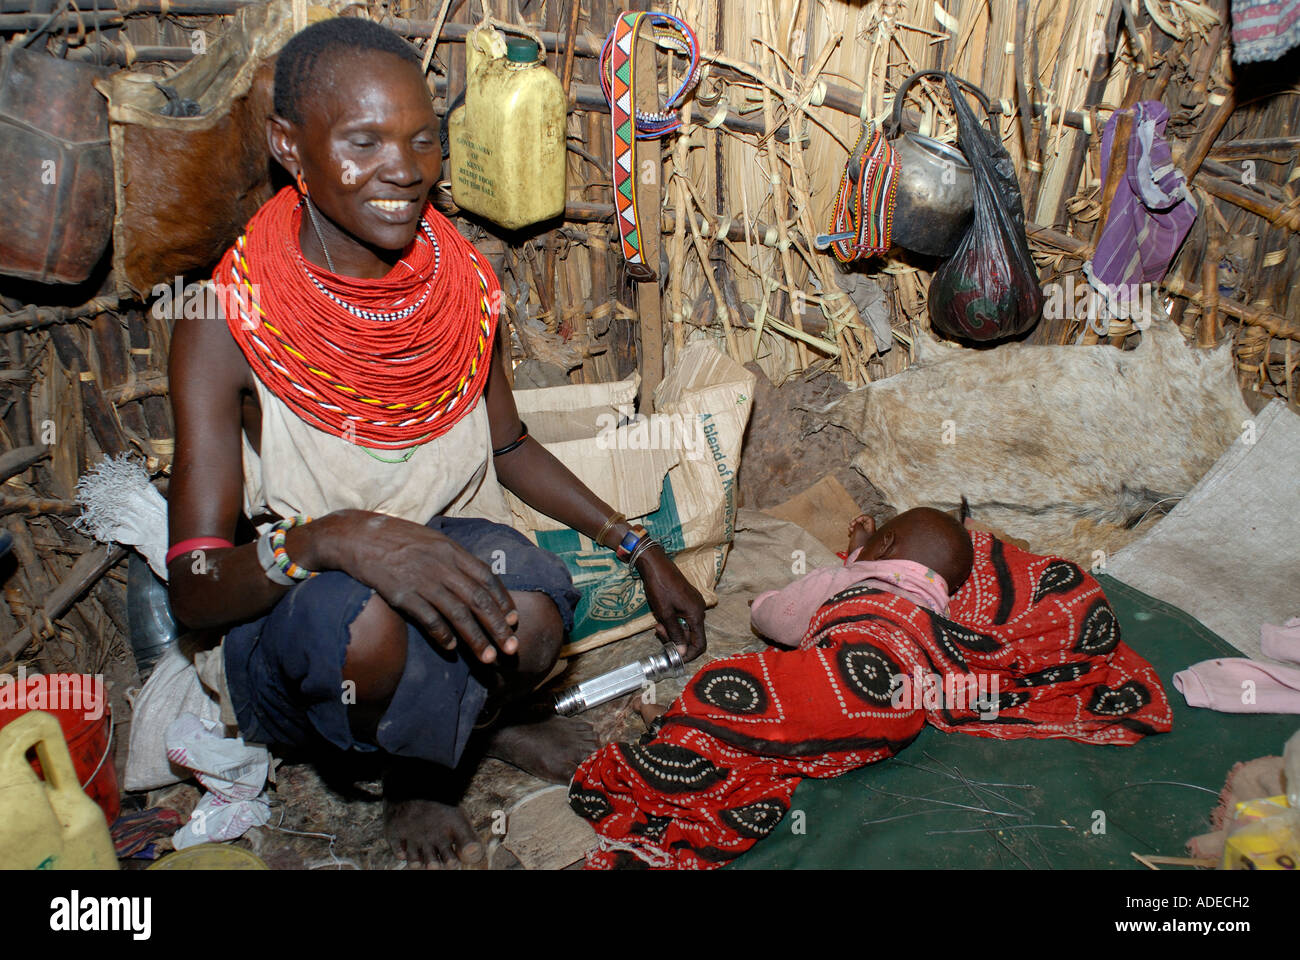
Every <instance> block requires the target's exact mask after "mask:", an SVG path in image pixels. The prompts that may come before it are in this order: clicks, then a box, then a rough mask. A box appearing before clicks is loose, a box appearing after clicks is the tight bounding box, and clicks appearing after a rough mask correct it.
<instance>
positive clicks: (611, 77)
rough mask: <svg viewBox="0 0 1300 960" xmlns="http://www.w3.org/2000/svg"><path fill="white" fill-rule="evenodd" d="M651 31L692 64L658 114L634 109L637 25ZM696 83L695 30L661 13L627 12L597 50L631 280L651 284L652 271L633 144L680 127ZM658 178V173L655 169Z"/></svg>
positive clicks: (697, 51) (617, 204)
mask: <svg viewBox="0 0 1300 960" xmlns="http://www.w3.org/2000/svg"><path fill="white" fill-rule="evenodd" d="M645 23H649V24H650V26H651V27H652V28H653V29H654V35H655V40H656V41H657V42H658V43H659V44H660V45H661V46H665V47H668V48H669V49H672V50H676V51H677V52H678V53H680V54H682V56H684V57H688V58H689V59H690V61H691V64H690V69H689V70H687V72H686V78H685V79H684V80H683V81H682V84H681V86H680V87H678V88H677V92H676V93H674V94H673V95H672V96H671V97H669V98H668V102H667V103H666V104H665V105H664V108H663V110H660V111H656V112H653V113H647V112H643V111H638V110H636V63H635V58H636V53H635V51H636V39H637V31H638V30H639V29H640V28H641V26H642V24H645ZM699 79H700V47H699V44H698V43H697V42H696V40H695V32H694V31H693V30H691V28H690V27H688V26H687V25H686V24H685V23H684V22H682V21H681V20H679V19H677V18H676V17H672V16H669V15H668V14H666V13H646V12H644V11H629V12H624V13H622V14H620V15H619V18H618V22H617V23H616V24H615V25H614V29H613V30H611V31H610V33H609V36H608V37H606V38H605V45H604V46H603V47H601V50H600V85H601V88H602V89H603V90H604V91H605V99H606V100H608V101H609V117H610V129H611V131H612V132H613V135H614V151H613V155H614V207H615V209H616V211H617V213H618V216H617V218H616V219H617V221H618V232H619V237H620V239H621V241H622V243H621V246H622V249H623V259H624V260H626V261H627V272H628V276H630V277H631V278H632V279H634V280H654V279H655V277H656V273H655V271H654V269H653V268H652V267H651V266H650V265H649V264H647V263H646V262H645V257H644V256H643V254H642V249H641V220H640V216H639V215H638V213H637V206H636V181H637V164H636V141H637V140H651V139H654V138H656V137H662V136H664V135H665V134H668V133H672V132H673V131H674V130H678V129H680V128H681V125H682V119H681V115H680V114H679V113H677V108H678V107H679V106H680V105H681V103H682V101H683V100H684V99H685V98H686V94H687V93H689V92H690V91H691V88H692V87H694V86H695V84H696V83H697V82H698V81H699ZM655 175H656V176H657V175H658V171H655Z"/></svg>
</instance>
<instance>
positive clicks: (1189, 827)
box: [731, 576, 1300, 870]
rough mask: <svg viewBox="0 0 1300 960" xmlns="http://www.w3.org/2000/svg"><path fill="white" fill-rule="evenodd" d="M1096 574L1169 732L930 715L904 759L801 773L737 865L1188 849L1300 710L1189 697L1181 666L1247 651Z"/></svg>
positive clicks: (1118, 858) (951, 864)
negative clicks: (1127, 742) (1161, 700)
mask: <svg viewBox="0 0 1300 960" xmlns="http://www.w3.org/2000/svg"><path fill="white" fill-rule="evenodd" d="M1099 579H1100V581H1101V583H1102V587H1103V589H1104V590H1105V591H1106V596H1107V597H1108V598H1109V599H1110V602H1111V605H1112V606H1113V607H1114V608H1115V612H1116V614H1118V616H1119V620H1120V625H1121V627H1122V631H1123V634H1122V635H1123V638H1124V641H1125V642H1126V643H1128V644H1130V645H1131V646H1132V647H1133V648H1134V649H1135V650H1137V651H1138V652H1139V653H1141V654H1142V655H1143V656H1144V657H1146V658H1147V659H1148V660H1149V661H1150V662H1151V664H1152V665H1153V666H1154V667H1155V668H1156V672H1157V673H1158V674H1159V675H1160V679H1161V681H1162V682H1163V683H1164V686H1165V692H1166V693H1167V694H1168V695H1169V699H1170V702H1171V703H1172V704H1173V711H1174V727H1173V730H1172V731H1171V732H1169V733H1166V734H1162V735H1160V736H1154V737H1147V738H1145V739H1143V740H1141V741H1140V742H1138V743H1137V744H1136V745H1134V746H1131V747H1118V746H1090V745H1086V744H1082V743H1075V742H1073V741H1070V740H988V739H983V738H980V737H971V736H965V735H963V734H960V733H952V734H944V733H941V732H940V731H938V730H935V729H933V728H931V727H926V728H925V729H924V730H923V731H922V732H921V735H920V736H918V737H917V738H916V740H914V741H913V742H912V743H911V745H909V746H908V747H907V748H906V749H905V750H903V752H902V753H900V754H899V755H898V756H897V757H895V758H893V759H890V760H885V761H883V762H881V763H877V764H872V765H871V766H867V767H863V768H861V769H859V770H855V771H854V772H852V773H850V774H847V775H846V776H843V777H839V778H837V779H834V780H814V779H806V780H804V781H803V783H802V784H800V786H799V789H798V790H797V791H796V792H795V794H794V798H793V801H792V803H791V808H790V813H788V814H787V815H786V817H785V820H784V821H782V823H781V824H780V825H779V826H778V827H777V828H776V830H774V831H773V832H772V834H771V835H769V836H768V837H767V838H765V839H764V840H762V841H761V842H760V843H758V844H757V845H756V846H755V847H754V849H753V850H751V851H750V852H749V853H748V854H746V855H744V856H743V857H741V858H740V859H738V860H736V861H735V862H734V863H733V864H732V865H731V866H732V868H734V869H764V868H833V867H840V868H844V867H848V868H853V867H864V868H877V869H881V868H886V869H888V868H907V869H912V868H921V869H954V868H957V869H963V868H974V869H998V868H1005V869H1053V868H1055V869H1061V868H1076V869H1077V868H1111V869H1113V868H1128V869H1139V870H1142V869H1146V868H1145V867H1144V866H1143V865H1142V864H1140V863H1139V862H1138V861H1137V860H1136V859H1134V857H1133V856H1132V853H1133V852H1137V853H1139V854H1155V855H1163V856H1186V855H1187V853H1186V849H1185V844H1186V842H1187V840H1188V839H1189V838H1190V837H1192V836H1194V835H1196V834H1198V833H1204V832H1206V831H1207V830H1209V815H1210V812H1211V811H1212V810H1213V809H1214V807H1215V806H1216V804H1217V802H1218V801H1217V794H1218V792H1219V791H1220V790H1221V789H1222V788H1223V782H1224V780H1225V778H1226V777H1227V774H1228V770H1229V769H1230V768H1231V767H1232V765H1233V764H1235V763H1237V762H1238V761H1242V760H1249V759H1252V758H1254V757H1260V756H1265V755H1268V754H1280V753H1281V752H1282V746H1283V744H1284V743H1285V742H1286V740H1287V738H1288V737H1289V736H1291V734H1293V733H1294V732H1295V731H1296V730H1297V729H1298V728H1300V715H1279V714H1249V715H1233V714H1225V713H1217V712H1215V711H1212V710H1202V709H1194V708H1192V707H1188V706H1187V704H1186V702H1185V701H1184V700H1183V696H1182V694H1180V693H1178V692H1177V691H1176V690H1175V689H1174V687H1173V675H1174V674H1175V673H1177V672H1178V671H1179V670H1182V669H1184V668H1185V667H1187V666H1190V665H1191V664H1193V663H1197V662H1199V661H1201V660H1208V659H1212V658H1214V657H1234V656H1240V655H1241V654H1240V653H1239V652H1238V651H1237V650H1235V649H1234V648H1232V647H1231V646H1229V645H1228V644H1227V643H1225V642H1224V641H1223V640H1222V639H1220V638H1219V637H1218V636H1216V635H1215V634H1214V633H1212V632H1210V631H1209V630H1208V629H1206V628H1205V627H1204V626H1203V625H1202V624H1201V623H1200V622H1198V621H1197V620H1195V619H1193V618H1192V617H1190V616H1188V615H1187V614H1186V613H1184V612H1183V611H1181V610H1179V609H1177V608H1176V607H1172V606H1170V605H1168V604H1166V603H1162V602H1161V601H1159V600H1156V599H1155V598H1153V597H1149V596H1147V595H1146V594H1144V593H1142V592H1140V591H1138V590H1135V589H1133V588H1132V587H1129V586H1127V585H1125V584H1123V583H1121V582H1120V581H1118V580H1115V579H1113V578H1111V577H1106V576H1102V577H1100V578H1099ZM963 778H964V780H965V781H970V782H971V783H972V784H976V785H975V786H974V787H973V788H972V786H968V785H967V783H966V782H964V781H963ZM1160 781H1163V782H1160ZM980 782H982V783H983V784H989V786H984V787H981V786H979V785H978V783H980ZM992 784H1002V785H1004V786H992ZM1180 784H1192V785H1194V786H1184V785H1180ZM1195 787H1203V788H1205V789H1195ZM990 791H995V792H996V793H997V794H1000V797H999V796H995V795H994V794H993V793H992V792H990ZM926 798H928V799H926ZM936 801H941V802H936ZM958 804H960V805H962V806H956V805H958ZM963 807H978V808H983V810H969V809H964V808H963ZM985 811H996V813H989V812H985ZM1001 814H1014V815H1015V816H1005V815H1001ZM871 821H877V822H871ZM1049 828H1050V829H1049Z"/></svg>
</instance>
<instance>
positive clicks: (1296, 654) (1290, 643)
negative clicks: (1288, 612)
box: [1259, 617, 1300, 663]
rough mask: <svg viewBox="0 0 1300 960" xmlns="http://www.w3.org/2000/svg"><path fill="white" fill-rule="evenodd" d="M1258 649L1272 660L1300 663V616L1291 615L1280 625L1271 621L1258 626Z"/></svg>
mask: <svg viewBox="0 0 1300 960" xmlns="http://www.w3.org/2000/svg"><path fill="white" fill-rule="evenodd" d="M1259 649H1260V650H1261V651H1263V654H1264V656H1266V657H1272V658H1273V659H1274V660H1285V661H1287V662H1288V663H1300V617H1292V618H1291V619H1290V620H1288V621H1287V622H1286V623H1285V624H1284V625H1282V626H1280V627H1275V626H1273V624H1271V623H1266V624H1264V625H1263V626H1262V627H1260V628H1259Z"/></svg>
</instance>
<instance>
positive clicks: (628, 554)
mask: <svg viewBox="0 0 1300 960" xmlns="http://www.w3.org/2000/svg"><path fill="white" fill-rule="evenodd" d="M647 536H649V534H647V533H646V529H645V527H643V526H641V525H640V524H639V523H634V524H633V525H632V528H631V529H630V530H629V531H628V532H627V533H625V534H623V539H622V540H620V541H619V542H618V543H617V544H616V545H615V547H614V553H615V554H616V555H617V556H618V558H619V559H620V560H622V561H623V562H624V563H631V562H632V554H633V552H634V551H635V550H636V548H637V547H639V546H640V545H641V541H642V540H644V539H645V538H646V537H647Z"/></svg>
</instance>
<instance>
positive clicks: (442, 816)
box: [384, 760, 484, 870]
mask: <svg viewBox="0 0 1300 960" xmlns="http://www.w3.org/2000/svg"><path fill="white" fill-rule="evenodd" d="M460 779H461V778H460V777H458V776H457V774H456V772H455V771H451V770H444V769H442V768H441V767H437V766H435V765H433V764H431V763H423V762H421V761H415V760H395V762H394V763H393V765H392V766H390V768H389V769H388V771H387V772H386V773H385V775H384V833H385V835H386V836H387V838H388V844H389V846H390V847H392V850H393V855H394V856H396V857H398V858H399V859H401V860H405V861H406V863H407V866H408V867H411V868H413V869H417V870H418V869H428V870H455V869H459V868H460V867H462V866H475V865H477V864H479V863H481V862H482V861H483V853H484V848H483V842H482V841H481V840H480V839H479V836H478V834H477V833H476V832H475V831H474V825H473V824H471V823H470V822H469V818H467V817H466V816H465V814H464V812H463V811H462V810H461V809H460V807H458V806H456V803H455V802H454V798H455V797H458V796H459V794H460V791H459V790H458V789H457V787H458V784H459V781H460ZM447 801H451V802H447Z"/></svg>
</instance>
